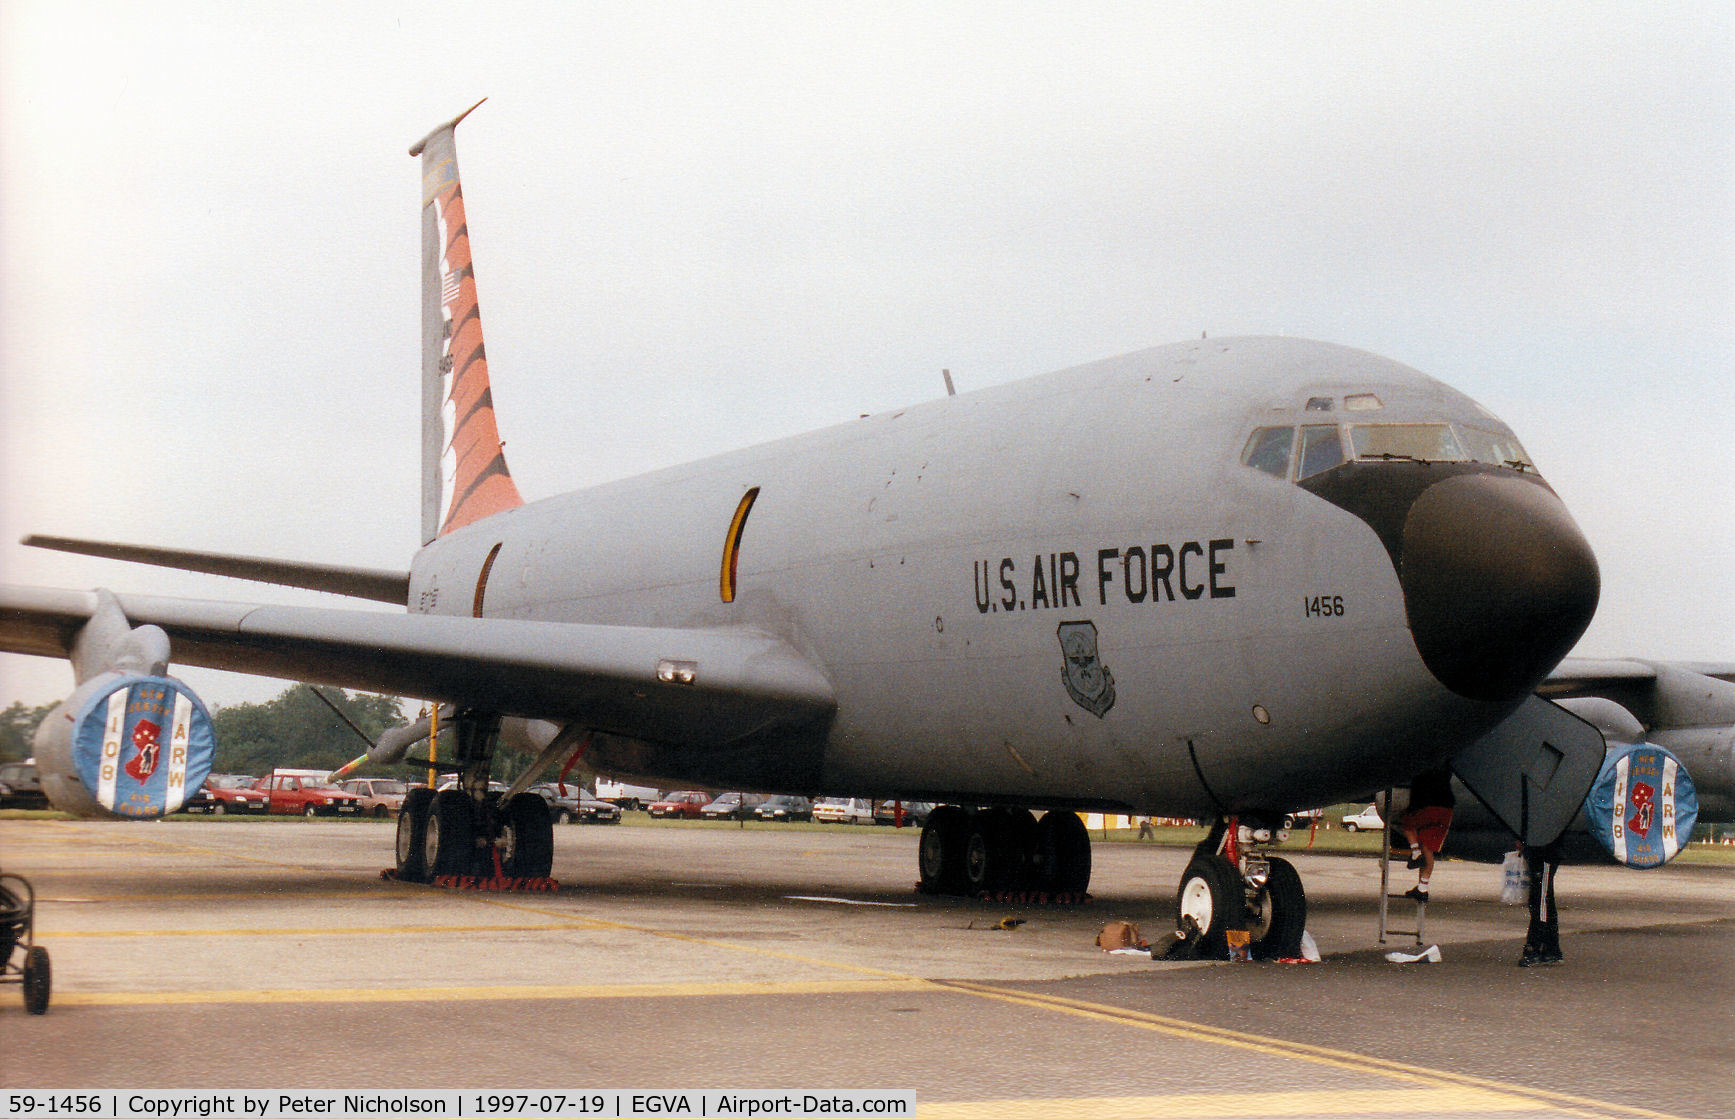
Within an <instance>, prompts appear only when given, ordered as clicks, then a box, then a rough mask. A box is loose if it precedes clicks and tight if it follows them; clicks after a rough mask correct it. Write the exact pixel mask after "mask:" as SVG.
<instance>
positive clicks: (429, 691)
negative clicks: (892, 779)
mask: <svg viewBox="0 0 1735 1119" xmlns="http://www.w3.org/2000/svg"><path fill="white" fill-rule="evenodd" d="M115 597H116V600H117V601H118V602H119V604H120V607H121V610H122V611H123V612H124V613H125V615H126V617H127V619H128V621H130V622H131V623H132V624H133V625H136V626H142V625H155V626H158V627H161V628H162V629H163V630H164V631H165V632H166V633H167V634H168V637H169V641H170V645H171V648H172V650H173V660H174V662H175V663H178V664H186V665H196V666H199V667H204V668H220V669H227V670H230V671H234V672H246V673H252V674H255V675H262V676H281V677H287V678H289V679H295V680H304V681H307V682H309V683H318V684H333V685H337V686H339V687H344V688H357V689H361V690H364V691H372V692H383V693H386V694H389V695H401V696H411V697H414V698H418V699H425V700H435V701H440V702H450V703H455V704H458V705H460V706H467V705H475V706H482V707H486V708H487V709H489V710H493V711H499V712H501V713H503V714H511V715H522V716H526V717H531V718H542V719H550V720H556V721H568V720H576V721H580V722H581V723H582V725H584V726H586V727H588V728H591V729H595V730H599V731H605V732H608V733H612V734H618V735H622V736H625V737H629V738H638V739H646V740H650V741H660V742H690V743H697V742H709V743H727V742H731V741H734V740H736V739H738V738H741V737H743V736H746V735H749V734H753V733H756V732H760V731H764V730H767V729H771V728H773V727H776V726H780V725H791V724H796V723H807V722H810V721H813V720H816V719H825V718H829V717H830V715H831V713H832V711H833V710H834V708H835V699H834V696H833V693H832V688H831V685H830V683H829V681H828V680H827V679H826V678H825V675H824V674H823V673H822V672H820V671H819V669H818V668H817V667H816V666H815V665H814V664H813V663H812V662H811V661H809V660H807V659H806V658H805V657H803V656H801V655H800V654H799V653H797V652H796V651H795V650H794V649H792V648H791V647H790V646H789V645H787V644H786V643H784V642H783V641H780V640H778V639H776V638H774V637H771V636H769V635H767V634H764V633H762V632H760V631H758V630H752V629H651V628H642V627H629V626H604V625H574V624H566V623H561V622H538V621H515V620H511V619H503V618H460V617H446V616H437V615H429V614H396V613H388V612H382V611H367V610H343V609H325V608H310V607H289V606H260V605H253V604H247V603H235V602H212V601H203V600H198V599H182V598H159V597H153V596H147V595H117V596H115ZM97 603H98V597H97V593H96V592H95V591H73V590H55V589H49V588H40V587H19V586H0V651H4V652H13V653H29V654H35V655H38V656H52V657H64V656H67V655H68V654H69V652H70V650H71V648H72V643H73V641H74V639H75V638H76V637H77V635H78V633H79V631H80V629H81V628H82V627H83V626H84V625H85V623H86V622H87V621H89V620H90V618H91V616H92V614H93V613H94V612H95V611H96V609H97Z"/></svg>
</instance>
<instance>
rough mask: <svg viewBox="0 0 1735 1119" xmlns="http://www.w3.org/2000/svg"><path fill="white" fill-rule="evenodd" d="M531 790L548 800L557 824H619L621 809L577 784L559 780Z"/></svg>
mask: <svg viewBox="0 0 1735 1119" xmlns="http://www.w3.org/2000/svg"><path fill="white" fill-rule="evenodd" d="M530 791H531V792H533V793H535V794H537V795H538V796H540V797H541V798H542V799H543V800H545V801H547V802H548V815H549V816H550V818H552V819H553V820H554V822H555V823H557V824H618V823H620V822H621V810H620V809H619V808H618V807H616V806H615V805H612V804H610V803H609V802H608V801H606V800H598V799H597V798H595V797H593V796H591V795H590V794H589V793H587V792H585V791H584V790H583V789H582V788H580V787H579V786H577V785H566V786H562V785H561V784H559V783H558V782H552V781H551V782H548V783H546V784H542V785H532V786H530Z"/></svg>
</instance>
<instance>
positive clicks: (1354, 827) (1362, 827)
mask: <svg viewBox="0 0 1735 1119" xmlns="http://www.w3.org/2000/svg"><path fill="white" fill-rule="evenodd" d="M1385 826H1386V822H1385V821H1384V820H1382V819H1380V813H1379V809H1377V808H1375V807H1374V806H1373V805H1371V804H1370V805H1368V806H1367V807H1366V808H1364V809H1362V810H1361V811H1360V812H1357V813H1356V814H1355V815H1353V816H1345V817H1344V818H1343V830H1344V831H1384V830H1385Z"/></svg>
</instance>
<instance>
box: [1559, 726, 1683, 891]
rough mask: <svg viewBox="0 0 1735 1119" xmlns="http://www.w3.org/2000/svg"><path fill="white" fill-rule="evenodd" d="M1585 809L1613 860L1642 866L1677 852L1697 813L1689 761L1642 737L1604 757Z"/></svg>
mask: <svg viewBox="0 0 1735 1119" xmlns="http://www.w3.org/2000/svg"><path fill="white" fill-rule="evenodd" d="M1584 814H1585V816H1586V818H1587V819H1589V821H1590V827H1591V831H1592V832H1593V833H1595V835H1596V838H1597V841H1598V842H1599V843H1601V844H1602V845H1603V847H1604V848H1605V849H1607V851H1608V853H1609V854H1611V855H1613V856H1614V857H1615V860H1616V861H1617V862H1620V863H1623V864H1625V865H1626V866H1631V867H1637V868H1639V869H1641V870H1644V869H1648V868H1650V867H1654V866H1662V865H1663V864H1664V863H1666V862H1668V861H1669V860H1670V859H1672V858H1674V857H1675V856H1676V855H1677V854H1679V853H1680V850H1681V848H1682V847H1684V846H1686V844H1687V842H1688V840H1690V839H1691V838H1692V835H1693V825H1694V824H1695V823H1696V822H1697V821H1698V819H1699V798H1698V795H1697V794H1696V793H1695V792H1694V791H1693V779H1692V778H1691V777H1689V776H1688V775H1687V767H1686V766H1684V765H1682V764H1681V763H1680V761H1679V760H1677V759H1676V757H1675V755H1673V754H1671V753H1669V752H1668V751H1667V750H1665V749H1663V748H1662V747H1661V746H1652V745H1651V744H1650V743H1648V742H1641V743H1639V744H1637V745H1635V746H1628V747H1626V748H1625V749H1621V750H1616V751H1613V752H1612V753H1610V754H1609V755H1608V757H1607V758H1605V759H1603V763H1602V771H1601V772H1600V773H1598V774H1597V777H1596V782H1595V784H1593V785H1591V787H1590V795H1589V796H1587V797H1585V798H1584Z"/></svg>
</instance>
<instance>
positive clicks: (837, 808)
mask: <svg viewBox="0 0 1735 1119" xmlns="http://www.w3.org/2000/svg"><path fill="white" fill-rule="evenodd" d="M813 820H814V822H815V823H819V824H871V823H873V822H874V806H873V802H872V801H870V800H852V799H850V798H848V797H824V798H821V799H820V800H816V801H814V802H813Z"/></svg>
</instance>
